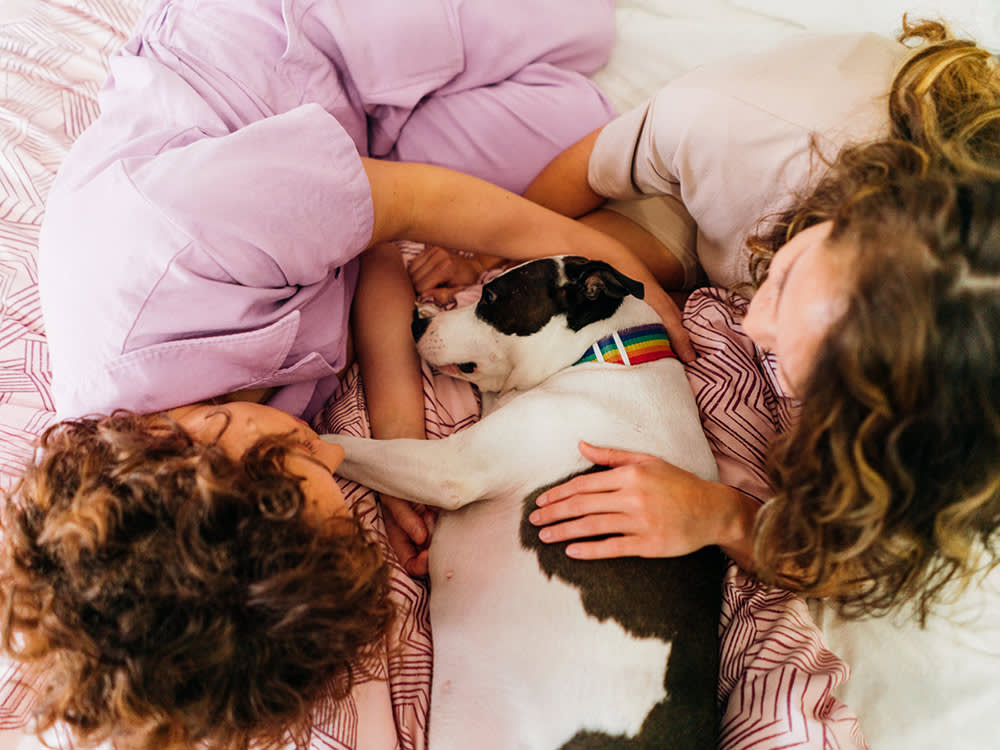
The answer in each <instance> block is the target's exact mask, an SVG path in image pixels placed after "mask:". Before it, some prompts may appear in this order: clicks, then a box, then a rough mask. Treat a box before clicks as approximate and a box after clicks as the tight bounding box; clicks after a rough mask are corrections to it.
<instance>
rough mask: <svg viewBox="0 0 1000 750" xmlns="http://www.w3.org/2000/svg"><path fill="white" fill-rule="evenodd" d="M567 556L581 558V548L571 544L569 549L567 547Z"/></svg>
mask: <svg viewBox="0 0 1000 750" xmlns="http://www.w3.org/2000/svg"><path fill="white" fill-rule="evenodd" d="M566 555H567V556H568V557H579V556H580V548H579V547H577V546H576V545H574V544H571V545H569V546H568V547H566Z"/></svg>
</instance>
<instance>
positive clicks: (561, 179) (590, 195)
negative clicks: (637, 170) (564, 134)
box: [524, 128, 604, 217]
mask: <svg viewBox="0 0 1000 750" xmlns="http://www.w3.org/2000/svg"><path fill="white" fill-rule="evenodd" d="M600 132H601V129H600V128H599V129H597V130H595V131H593V132H592V133H590V134H589V135H586V136H584V137H583V138H581V139H580V140H579V141H577V142H576V143H574V144H573V145H572V146H570V147H569V148H568V149H566V150H565V151H563V152H562V153H561V154H559V156H557V157H556V158H555V159H553V160H552V161H551V162H549V164H548V166H546V167H545V169H543V170H542V171H541V172H539V173H538V176H537V177H535V179H534V180H533V181H532V183H531V184H530V185H528V188H527V190H525V191H524V197H525V198H527V199H528V200H530V201H534V202H535V203H538V204H539V205H542V206H545V207H546V208H549V209H551V210H553V211H555V212H557V213H560V214H563V215H565V216H572V217H580V216H583V215H584V214H586V213H590V212H591V211H593V210H594V209H595V208H597V207H598V206H600V205H601V204H602V203H604V196H602V195H598V194H597V193H596V192H594V190H593V189H592V188H591V187H590V183H589V181H588V180H587V169H588V166H589V163H590V154H591V152H592V151H593V150H594V143H595V141H597V136H598V134H600Z"/></svg>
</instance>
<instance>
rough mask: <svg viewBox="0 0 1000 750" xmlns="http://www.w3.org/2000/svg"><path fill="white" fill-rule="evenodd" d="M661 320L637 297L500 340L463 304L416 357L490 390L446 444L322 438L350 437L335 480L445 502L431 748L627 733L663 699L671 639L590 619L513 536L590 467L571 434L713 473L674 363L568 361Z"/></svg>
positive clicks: (544, 749) (491, 747) (458, 749)
mask: <svg viewBox="0 0 1000 750" xmlns="http://www.w3.org/2000/svg"><path fill="white" fill-rule="evenodd" d="M658 320H659V319H658V317H657V316H656V314H655V312H653V310H652V309H651V308H650V307H649V306H648V305H647V304H645V303H644V302H641V301H640V300H638V299H636V298H634V297H626V298H625V300H624V301H623V304H622V305H621V307H620V308H619V310H618V312H617V313H616V314H615V315H614V316H613V317H612V318H610V319H608V320H605V321H599V322H598V323H594V324H592V325H590V326H587V327H586V328H584V329H583V330H581V331H578V332H575V333H574V332H572V331H569V330H568V328H567V327H566V325H565V319H564V318H562V317H557V318H554V319H553V320H552V321H550V322H549V323H548V325H546V326H545V327H544V328H542V330H540V331H539V332H538V333H536V334H534V335H530V336H505V335H502V334H500V333H499V332H497V331H496V330H495V329H493V328H492V327H491V326H489V325H487V324H486V323H484V322H483V321H482V320H480V319H478V318H476V317H475V315H474V313H473V309H472V308H464V309H460V310H453V311H449V312H445V313H440V314H438V315H437V316H435V317H434V318H433V320H432V321H431V323H430V326H429V328H428V330H427V331H426V333H425V334H424V335H423V337H422V338H421V339H420V342H419V345H418V347H419V350H420V353H421V355H422V356H423V357H424V358H426V359H427V360H428V361H429V362H431V364H436V365H441V366H443V365H450V364H454V363H459V362H467V361H475V362H477V364H478V365H479V367H478V369H477V372H476V373H474V374H471V375H468V376H466V377H467V379H469V380H471V381H473V382H476V383H477V384H478V385H479V386H480V388H482V389H483V390H484V391H491V390H492V391H497V392H499V398H498V400H497V402H496V405H495V406H494V407H493V409H492V411H490V412H489V413H488V414H487V415H486V416H484V418H483V419H482V420H480V421H479V422H477V423H476V424H474V425H472V426H471V427H469V428H467V429H465V430H462V431H460V432H458V433H456V434H454V435H451V436H450V437H447V438H445V439H443V440H389V441H374V440H363V439H358V438H351V437H347V436H341V435H333V436H324V439H328V440H330V441H331V442H336V443H339V444H341V445H343V446H344V449H345V453H346V458H345V461H344V463H343V464H342V465H341V468H340V470H339V473H340V474H342V475H343V476H345V477H347V478H349V479H352V480H354V481H357V482H360V483H361V484H364V485H366V486H368V487H372V488H373V489H375V490H378V491H379V492H385V493H387V494H391V495H395V496H400V497H406V498H410V499H413V500H416V501H419V502H422V503H427V504H430V505H438V506H441V507H442V508H446V509H449V510H453V511H455V512H451V513H445V514H442V517H441V519H440V520H439V523H438V526H437V528H436V530H435V532H434V537H433V543H432V545H431V550H430V557H431V629H432V633H433V637H434V681H433V687H432V698H431V720H430V747H431V749H432V750H469V748H476V749H477V750H514V749H515V748H526V749H531V750H535V749H537V750H554V749H555V748H558V747H559V746H560V745H562V744H563V743H565V742H566V741H567V740H569V739H570V738H571V737H572V736H573V735H574V734H575V733H576V732H577V731H579V730H581V729H589V730H593V731H604V732H608V733H609V734H613V735H618V734H625V735H629V736H631V735H634V734H635V733H636V732H637V731H638V730H639V727H640V725H641V723H642V721H643V719H644V717H645V716H646V714H647V713H648V712H649V710H650V709H651V708H652V706H653V705H655V704H656V703H657V702H658V701H660V700H662V699H663V697H664V687H663V681H664V670H665V664H666V660H667V656H668V655H669V651H670V644H668V643H663V642H661V641H659V640H657V639H655V638H636V637H634V636H632V635H630V634H629V633H627V632H626V631H625V630H623V629H622V628H621V627H620V626H619V625H618V624H617V623H615V622H612V621H605V622H599V621H597V620H596V619H594V618H591V617H589V616H587V614H586V613H585V612H584V610H583V608H582V605H581V601H580V594H579V592H578V591H577V589H576V588H574V587H572V586H570V585H568V584H566V583H564V582H563V581H561V580H560V579H558V578H552V579H549V578H547V577H546V576H545V574H543V572H542V571H541V570H540V568H539V564H538V560H537V557H536V555H535V553H534V552H533V551H529V550H527V549H524V548H523V547H521V545H520V543H519V537H518V528H519V524H520V520H521V513H522V502H523V499H524V497H525V496H526V495H528V494H529V493H531V492H532V491H533V490H535V489H536V488H538V487H540V486H543V485H546V484H549V483H552V482H554V481H557V480H559V479H562V478H564V477H567V476H568V475H570V474H575V473H577V472H579V471H581V470H583V469H586V468H588V467H589V463H588V462H587V461H585V460H584V459H583V457H582V456H581V455H580V453H579V450H578V447H577V445H578V442H579V441H580V440H586V441H588V442H591V443H593V444H595V445H600V446H610V447H618V448H624V449H627V450H632V451H639V452H645V453H651V454H654V455H657V456H660V457H662V458H664V459H666V460H668V461H671V462H672V463H675V464H677V465H679V466H681V467H684V468H686V469H687V470H689V471H692V472H694V473H695V474H697V475H699V476H701V477H704V478H708V479H714V478H715V477H716V468H715V462H714V459H713V457H712V453H711V451H710V449H709V447H708V444H707V441H706V440H705V437H704V434H703V433H702V429H701V423H700V420H699V416H698V410H697V407H696V405H695V402H694V398H693V395H692V393H691V390H690V386H689V385H688V381H687V377H686V375H685V373H684V368H683V365H682V364H681V363H680V362H679V361H678V360H676V359H662V360H658V361H656V362H651V363H647V364H644V365H640V366H636V367H625V366H622V365H605V364H596V363H591V364H583V365H577V366H574V367H568V365H570V364H572V363H573V362H575V361H576V360H577V359H578V358H579V357H580V356H581V355H582V354H583V353H584V352H585V351H586V350H587V348H588V347H589V346H590V345H591V344H592V343H593V342H594V341H596V340H598V339H599V338H601V337H603V336H605V335H607V334H609V333H611V332H612V331H614V330H619V329H622V328H626V327H629V326H634V325H640V324H643V323H649V322H658ZM479 500H489V501H490V502H488V503H478V502H475V501H479ZM470 504H471V505H470ZM459 509H460V510H459ZM557 664H558V665H561V666H560V667H559V668H558V669H557V668H556V667H555V666H554V665H557Z"/></svg>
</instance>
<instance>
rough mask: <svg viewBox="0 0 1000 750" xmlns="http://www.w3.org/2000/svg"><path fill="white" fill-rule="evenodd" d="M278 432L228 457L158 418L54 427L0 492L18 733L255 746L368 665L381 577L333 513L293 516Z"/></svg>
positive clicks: (5, 630) (371, 551)
mask: <svg viewBox="0 0 1000 750" xmlns="http://www.w3.org/2000/svg"><path fill="white" fill-rule="evenodd" d="M293 444H294V443H293V442H292V440H291V439H290V438H285V437H280V436H279V437H274V436H271V437H267V438H263V439H262V440H260V441H258V442H257V443H256V444H255V445H253V446H252V447H251V448H250V449H249V450H248V451H247V452H246V454H245V455H244V456H243V457H242V458H241V459H239V460H234V459H233V458H230V457H228V456H227V455H226V453H224V452H223V451H222V450H221V448H219V447H218V446H217V445H215V444H206V443H203V442H199V441H196V440H194V439H192V438H191V437H190V436H189V435H188V434H187V432H185V431H184V429H182V428H181V427H180V425H178V424H177V423H176V422H174V421H173V420H171V419H170V418H168V417H166V416H163V415H150V416H140V415H135V414H129V413H115V414H113V415H111V416H108V417H103V418H94V419H79V420H71V421H66V422H61V423H58V424H56V425H54V426H52V427H50V428H49V429H48V430H46V431H45V433H44V434H43V435H42V436H41V438H40V441H39V445H38V449H37V451H36V456H35V459H34V460H33V461H32V462H31V463H30V465H29V466H28V467H27V470H26V472H25V474H24V475H23V477H22V479H21V480H20V482H19V484H18V485H17V486H16V487H15V488H14V489H13V490H12V492H11V493H10V495H9V497H8V498H7V502H6V507H5V508H4V510H3V515H2V518H3V539H2V551H0V552H2V553H0V604H2V608H3V609H2V611H3V621H2V631H0V635H2V643H3V646H4V648H5V650H6V651H7V653H8V654H10V655H12V656H13V657H14V658H16V659H19V660H22V661H27V662H31V663H34V664H36V665H38V666H39V667H40V669H41V671H42V673H43V674H44V686H43V689H42V691H41V695H40V699H39V703H38V706H37V710H36V719H37V722H38V726H37V730H38V731H39V732H44V731H46V730H47V729H49V728H50V727H52V726H53V725H54V724H56V723H57V722H65V724H66V725H68V726H69V728H70V729H71V731H72V732H73V735H74V738H75V740H76V741H77V742H78V743H80V744H82V745H94V744H97V743H100V742H103V741H105V740H108V739H110V740H112V741H113V743H114V744H115V746H116V747H118V748H120V749H121V750H133V749H135V750H140V749H141V750H152V748H157V749H161V750H162V749H167V750H172V749H173V748H189V747H192V746H196V745H197V746H199V747H206V748H227V749H228V748H244V747H247V746H248V745H249V744H250V743H251V741H253V743H254V745H255V746H263V747H268V746H273V745H277V744H279V743H280V742H281V741H283V740H284V741H286V740H287V739H288V737H289V736H292V737H297V738H299V739H300V740H301V739H302V738H304V737H308V734H309V720H308V715H309V709H310V707H311V705H312V704H313V703H314V702H315V701H316V700H318V699H319V698H320V697H321V696H324V695H329V696H331V697H332V698H339V697H343V696H344V695H346V694H347V692H348V691H349V690H350V689H351V686H352V683H353V682H354V681H355V680H356V679H357V678H358V677H359V676H360V675H362V674H366V673H367V672H370V669H369V667H368V666H366V665H369V664H371V663H373V662H372V661H371V660H372V658H373V657H374V656H375V655H376V653H377V651H378V649H379V648H380V646H381V644H382V638H383V636H384V635H385V633H386V631H387V629H388V627H389V625H390V623H391V622H392V619H393V614H394V613H393V608H392V606H391V603H390V601H389V600H388V598H387V594H388V588H389V581H388V578H389V574H388V568H387V566H386V563H385V561H384V560H383V558H382V556H381V554H380V552H379V550H378V549H377V547H376V545H375V544H374V543H372V542H371V541H370V540H369V539H368V538H367V537H366V535H365V532H364V530H363V528H362V527H361V525H360V524H359V523H358V521H356V520H355V519H353V518H351V517H349V516H343V517H334V518H330V519H329V520H327V521H325V522H323V523H318V522H316V521H315V520H310V519H309V517H304V516H303V509H304V503H305V498H304V496H303V492H302V490H301V488H300V479H299V477H297V476H295V475H294V474H291V473H289V471H287V470H286V468H285V461H284V458H285V455H286V454H287V453H288V451H290V450H291V449H292V445H293Z"/></svg>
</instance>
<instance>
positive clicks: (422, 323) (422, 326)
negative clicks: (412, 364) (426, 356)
mask: <svg viewBox="0 0 1000 750" xmlns="http://www.w3.org/2000/svg"><path fill="white" fill-rule="evenodd" d="M430 324H431V321H430V318H422V317H420V311H419V310H416V309H414V310H413V321H412V322H411V323H410V331H411V332H412V333H413V340H414V341H420V337H421V336H423V335H424V332H425V331H426V330H427V326H429V325H430Z"/></svg>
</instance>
